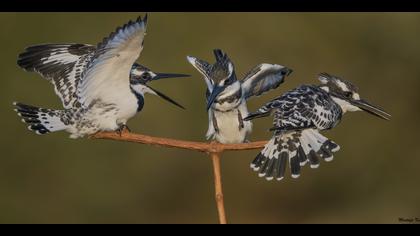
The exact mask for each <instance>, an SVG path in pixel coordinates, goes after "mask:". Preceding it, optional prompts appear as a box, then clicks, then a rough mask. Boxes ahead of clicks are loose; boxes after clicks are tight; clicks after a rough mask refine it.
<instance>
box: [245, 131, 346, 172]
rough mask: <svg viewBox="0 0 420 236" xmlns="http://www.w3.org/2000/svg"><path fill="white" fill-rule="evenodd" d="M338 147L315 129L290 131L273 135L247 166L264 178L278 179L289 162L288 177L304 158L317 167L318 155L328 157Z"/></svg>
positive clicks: (297, 169)
mask: <svg viewBox="0 0 420 236" xmlns="http://www.w3.org/2000/svg"><path fill="white" fill-rule="evenodd" d="M339 149H340V147H339V146H338V145H337V144H336V143H334V142H333V141H331V140H329V139H327V138H326V137H324V136H322V135H321V134H320V133H319V132H318V131H317V130H315V129H307V130H303V131H290V132H287V133H282V134H278V135H275V136H274V137H273V138H272V139H271V140H270V141H269V142H268V143H267V144H266V145H265V147H264V149H263V150H262V151H261V152H260V153H259V154H258V155H257V156H256V158H255V159H254V160H253V162H252V163H251V168H252V169H253V170H254V171H257V172H259V174H258V176H260V177H265V178H266V179H267V180H272V179H274V178H276V179H277V180H282V179H283V178H284V175H285V172H286V166H287V162H289V167H290V172H291V176H292V178H298V177H299V176H300V172H301V167H302V166H304V165H305V164H306V163H307V162H309V163H310V166H311V168H317V167H319V164H320V159H321V158H322V159H324V160H325V161H332V159H333V153H334V152H337V151H338V150H339Z"/></svg>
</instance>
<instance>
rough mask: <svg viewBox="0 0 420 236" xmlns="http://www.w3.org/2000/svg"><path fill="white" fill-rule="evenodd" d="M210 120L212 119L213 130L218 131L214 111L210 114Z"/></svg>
mask: <svg viewBox="0 0 420 236" xmlns="http://www.w3.org/2000/svg"><path fill="white" fill-rule="evenodd" d="M212 120H213V127H214V131H216V133H219V125H217V119H216V116H215V115H214V112H213V115H212Z"/></svg>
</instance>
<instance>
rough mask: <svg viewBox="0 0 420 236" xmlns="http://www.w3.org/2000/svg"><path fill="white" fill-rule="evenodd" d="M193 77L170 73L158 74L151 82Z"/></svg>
mask: <svg viewBox="0 0 420 236" xmlns="http://www.w3.org/2000/svg"><path fill="white" fill-rule="evenodd" d="M190 76H191V75H185V74H170V73H157V74H156V76H154V77H153V78H152V79H151V80H152V81H153V80H160V79H169V78H181V77H190Z"/></svg>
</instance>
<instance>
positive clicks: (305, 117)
mask: <svg viewBox="0 0 420 236" xmlns="http://www.w3.org/2000/svg"><path fill="white" fill-rule="evenodd" d="M272 111H274V112H275V114H274V122H273V123H274V124H273V125H274V127H273V128H272V129H271V130H301V129H308V128H318V129H320V130H324V129H329V128H332V127H333V126H334V125H336V124H337V122H339V120H340V117H341V114H342V111H341V108H340V106H339V105H338V104H336V103H335V102H334V101H333V100H332V99H331V97H330V96H329V95H328V94H327V93H326V92H325V91H323V90H321V89H319V88H317V87H315V86H307V85H303V86H300V87H298V88H296V89H294V90H291V91H289V92H287V93H285V94H283V95H282V96H280V97H278V98H276V99H274V100H272V101H271V102H269V103H267V104H266V105H264V106H263V107H262V108H260V109H259V110H258V111H257V112H255V113H251V114H250V115H249V116H248V117H247V119H249V118H251V119H253V118H257V117H263V116H267V115H269V114H270V113H271V112H272Z"/></svg>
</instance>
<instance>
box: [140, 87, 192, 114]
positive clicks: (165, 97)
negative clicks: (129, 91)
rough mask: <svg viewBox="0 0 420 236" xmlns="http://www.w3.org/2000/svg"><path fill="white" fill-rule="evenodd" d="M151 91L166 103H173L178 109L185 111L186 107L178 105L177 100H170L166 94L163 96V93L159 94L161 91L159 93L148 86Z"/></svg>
mask: <svg viewBox="0 0 420 236" xmlns="http://www.w3.org/2000/svg"><path fill="white" fill-rule="evenodd" d="M146 86H147V85H146ZM147 87H148V88H149V89H150V90H152V91H153V92H154V93H155V94H156V95H157V96H159V97H161V98H163V99H164V100H166V101H168V102H170V103H172V104H174V105H175V106H177V107H180V108H182V109H184V110H185V107H184V106H182V105H181V104H179V103H177V102H176V101H175V100H173V99H172V98H170V97H168V96H166V95H165V94H163V93H161V92H159V91H157V90H156V89H154V88H152V87H150V86H147Z"/></svg>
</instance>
